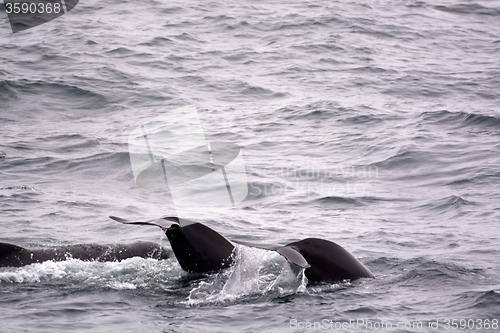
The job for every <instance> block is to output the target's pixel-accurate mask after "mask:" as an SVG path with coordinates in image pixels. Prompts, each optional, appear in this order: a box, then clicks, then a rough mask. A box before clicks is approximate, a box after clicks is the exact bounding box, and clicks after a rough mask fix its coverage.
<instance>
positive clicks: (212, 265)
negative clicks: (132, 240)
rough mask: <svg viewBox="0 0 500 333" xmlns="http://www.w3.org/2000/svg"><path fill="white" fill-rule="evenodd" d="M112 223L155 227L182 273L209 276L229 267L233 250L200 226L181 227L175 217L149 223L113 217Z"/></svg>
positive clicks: (209, 230) (216, 233)
mask: <svg viewBox="0 0 500 333" xmlns="http://www.w3.org/2000/svg"><path fill="white" fill-rule="evenodd" d="M110 218H111V219H113V220H115V221H117V222H121V223H124V224H141V225H154V226H158V227H160V228H162V229H163V231H164V232H165V234H166V235H167V238H168V240H169V242H170V245H171V246H172V250H173V251H174V254H175V257H176V258H177V261H178V262H179V264H180V265H181V267H182V269H184V270H185V271H188V272H191V273H212V272H217V271H220V270H221V269H224V268H227V267H229V266H231V265H232V264H233V262H234V258H233V256H232V253H233V249H234V246H233V244H231V243H230V242H229V241H228V240H227V239H225V238H224V237H222V236H221V235H220V234H219V233H218V232H216V231H214V230H213V229H210V228H209V227H207V226H206V225H204V224H201V223H197V222H195V223H192V224H188V225H185V226H181V224H180V222H179V219H178V218H176V217H163V218H160V219H156V220H150V221H144V222H139V221H129V220H126V219H122V218H120V217H116V216H110Z"/></svg>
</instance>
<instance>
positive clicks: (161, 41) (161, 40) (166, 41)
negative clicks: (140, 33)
mask: <svg viewBox="0 0 500 333" xmlns="http://www.w3.org/2000/svg"><path fill="white" fill-rule="evenodd" d="M173 42H174V41H173V40H171V39H170V38H167V37H155V38H153V39H151V40H150V41H148V42H144V43H140V44H139V45H144V46H168V45H171V44H172V43H173Z"/></svg>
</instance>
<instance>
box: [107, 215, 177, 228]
mask: <svg viewBox="0 0 500 333" xmlns="http://www.w3.org/2000/svg"><path fill="white" fill-rule="evenodd" d="M109 218H110V219H112V220H114V221H116V222H120V223H123V224H141V225H155V226H158V227H160V228H162V229H168V228H170V227H171V226H172V225H173V224H179V219H178V218H177V217H173V216H165V217H161V218H159V219H154V220H148V221H130V220H127V219H124V218H121V217H117V216H110V217H109Z"/></svg>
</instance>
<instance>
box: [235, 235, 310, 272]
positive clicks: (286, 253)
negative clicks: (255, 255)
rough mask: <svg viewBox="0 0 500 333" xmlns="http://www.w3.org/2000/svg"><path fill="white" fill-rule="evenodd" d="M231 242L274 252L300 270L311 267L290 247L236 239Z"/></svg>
mask: <svg viewBox="0 0 500 333" xmlns="http://www.w3.org/2000/svg"><path fill="white" fill-rule="evenodd" d="M231 240H232V241H233V242H235V243H238V244H241V245H246V246H250V247H256V248H259V249H264V250H271V251H276V252H278V253H279V254H281V255H282V256H283V257H285V258H286V259H287V260H288V261H290V262H292V263H294V264H295V265H297V266H300V267H302V268H308V267H311V265H309V263H308V262H307V260H306V258H304V256H303V255H302V254H300V252H299V251H297V250H296V249H294V248H293V247H291V246H283V245H279V244H261V243H252V242H245V241H240V240H236V239H231Z"/></svg>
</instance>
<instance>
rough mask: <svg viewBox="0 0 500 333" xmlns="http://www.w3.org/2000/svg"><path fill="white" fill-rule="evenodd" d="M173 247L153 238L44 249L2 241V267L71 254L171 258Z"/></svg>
mask: <svg viewBox="0 0 500 333" xmlns="http://www.w3.org/2000/svg"><path fill="white" fill-rule="evenodd" d="M169 252H170V251H169V250H168V249H166V248H164V247H163V246H161V245H159V244H156V243H153V242H137V243H132V244H113V245H98V244H77V245H65V246H57V247H49V248H43V249H26V248H23V247H20V246H17V245H13V244H7V243H0V267H21V266H25V265H30V264H34V263H40V262H44V261H49V260H53V261H64V260H67V259H69V258H73V259H79V260H83V261H121V260H124V259H128V258H132V257H142V258H153V259H167V258H168V257H169V256H170V255H169Z"/></svg>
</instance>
